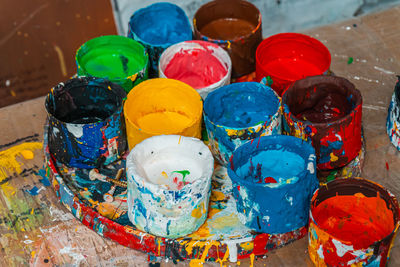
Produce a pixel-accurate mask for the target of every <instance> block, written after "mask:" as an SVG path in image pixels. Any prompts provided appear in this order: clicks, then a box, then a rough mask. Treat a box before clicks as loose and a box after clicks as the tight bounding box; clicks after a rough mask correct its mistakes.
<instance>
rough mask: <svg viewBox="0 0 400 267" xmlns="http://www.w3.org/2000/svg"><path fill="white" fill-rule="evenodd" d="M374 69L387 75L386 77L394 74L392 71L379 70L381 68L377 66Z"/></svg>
mask: <svg viewBox="0 0 400 267" xmlns="http://www.w3.org/2000/svg"><path fill="white" fill-rule="evenodd" d="M374 69H376V70H379V71H380V72H383V73H385V74H388V75H393V74H394V72H393V71H390V70H385V69H384V68H381V67H378V66H374Z"/></svg>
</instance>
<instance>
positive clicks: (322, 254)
mask: <svg viewBox="0 0 400 267" xmlns="http://www.w3.org/2000/svg"><path fill="white" fill-rule="evenodd" d="M317 253H318V256H319V257H320V258H321V259H323V258H324V250H323V249H322V245H320V246H319V248H318V250H317Z"/></svg>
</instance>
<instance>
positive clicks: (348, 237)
mask: <svg viewBox="0 0 400 267" xmlns="http://www.w3.org/2000/svg"><path fill="white" fill-rule="evenodd" d="M399 212H400V211H399V204H398V202H397V200H396V198H395V197H394V195H392V194H391V193H390V192H389V191H387V190H386V189H384V188H383V187H382V186H380V185H378V184H376V183H374V182H371V181H368V180H366V179H362V178H349V179H338V180H334V181H332V182H329V183H327V184H326V185H325V186H322V187H320V188H319V189H318V190H317V191H316V192H315V193H314V196H313V197H312V201H311V209H310V226H309V231H308V238H309V243H308V253H309V255H310V258H311V260H312V261H313V262H314V264H315V265H316V266H386V263H387V261H388V259H389V252H390V249H391V246H392V244H393V240H394V236H395V235H396V232H397V229H398V228H399Z"/></svg>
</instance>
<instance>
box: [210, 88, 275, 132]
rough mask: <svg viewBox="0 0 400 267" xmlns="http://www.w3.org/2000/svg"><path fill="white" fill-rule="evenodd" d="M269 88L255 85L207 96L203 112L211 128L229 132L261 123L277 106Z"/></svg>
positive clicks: (221, 90)
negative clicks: (220, 126) (218, 127)
mask: <svg viewBox="0 0 400 267" xmlns="http://www.w3.org/2000/svg"><path fill="white" fill-rule="evenodd" d="M269 88H270V87H268V86H265V85H263V84H260V83H256V82H243V83H234V84H230V85H227V86H223V87H222V88H220V89H217V90H215V91H213V92H211V93H210V94H209V95H208V96H207V98H206V100H205V101H204V112H205V113H206V115H207V117H208V118H209V119H210V120H211V121H212V122H213V123H214V124H217V125H223V126H225V127H230V128H246V127H249V126H254V125H256V124H259V123H264V122H266V121H268V120H269V119H270V117H271V116H272V115H274V114H275V113H276V111H277V110H278V108H279V105H280V103H279V99H278V98H277V97H276V95H275V94H274V93H273V91H272V90H269Z"/></svg>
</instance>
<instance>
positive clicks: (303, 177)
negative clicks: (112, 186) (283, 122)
mask: <svg viewBox="0 0 400 267" xmlns="http://www.w3.org/2000/svg"><path fill="white" fill-rule="evenodd" d="M315 159H316V157H315V150H314V148H313V147H312V146H311V144H309V143H308V142H305V141H304V140H302V139H300V138H296V137H293V136H286V135H271V136H263V137H260V138H259V139H256V140H254V142H247V143H246V144H244V145H242V146H240V147H239V148H237V149H236V150H235V151H234V152H233V155H232V158H231V160H230V162H229V165H228V175H229V177H230V178H231V179H232V183H233V196H234V198H235V199H236V202H237V203H236V204H237V212H238V215H239V219H240V221H241V222H242V223H243V224H245V225H246V226H247V227H249V228H251V229H253V230H255V231H257V232H265V233H269V234H281V233H286V232H290V231H293V230H295V229H298V228H301V227H303V226H305V225H306V224H307V222H308V210H309V205H310V199H311V196H312V194H313V192H314V191H315V189H317V188H318V180H317V177H316V169H315V164H316V162H315Z"/></svg>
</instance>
